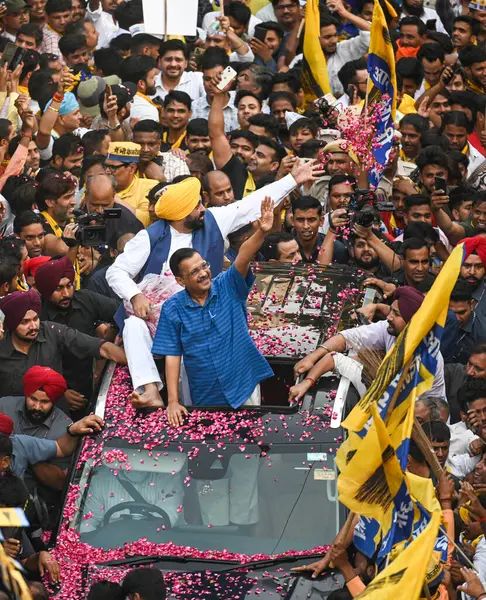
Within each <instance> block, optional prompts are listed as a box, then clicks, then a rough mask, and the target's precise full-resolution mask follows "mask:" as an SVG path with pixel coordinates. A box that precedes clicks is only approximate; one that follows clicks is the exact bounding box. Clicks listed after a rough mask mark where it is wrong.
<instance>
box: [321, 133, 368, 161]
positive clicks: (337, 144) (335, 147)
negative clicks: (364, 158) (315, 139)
mask: <svg viewBox="0 0 486 600" xmlns="http://www.w3.org/2000/svg"><path fill="white" fill-rule="evenodd" d="M332 152H336V153H341V154H347V155H348V156H349V158H350V159H351V160H352V161H353V162H355V163H356V164H357V165H359V158H358V157H357V156H356V154H355V152H354V150H353V148H352V147H351V144H350V143H349V142H348V141H347V140H343V139H339V140H334V141H333V142H329V144H326V145H325V146H324V148H323V149H322V153H323V154H324V156H325V155H326V154H330V153H332Z"/></svg>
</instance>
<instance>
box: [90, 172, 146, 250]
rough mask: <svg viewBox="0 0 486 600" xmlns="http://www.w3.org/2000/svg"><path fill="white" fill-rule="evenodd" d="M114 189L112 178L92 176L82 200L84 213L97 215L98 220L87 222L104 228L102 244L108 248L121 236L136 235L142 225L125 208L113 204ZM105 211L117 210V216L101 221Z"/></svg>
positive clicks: (112, 246)
mask: <svg viewBox="0 0 486 600" xmlns="http://www.w3.org/2000/svg"><path fill="white" fill-rule="evenodd" d="M115 187H116V183H115V181H114V178H113V177H111V176H110V175H102V174H100V175H93V176H92V177H88V179H87V180H86V196H85V198H84V206H85V209H86V212H87V213H88V214H92V215H95V213H96V215H98V219H94V220H93V221H89V223H90V225H98V226H99V225H103V226H104V227H105V229H106V233H105V237H104V239H103V240H102V242H103V243H105V244H107V245H108V246H109V247H110V248H115V247H116V242H117V240H118V238H119V237H120V236H122V235H123V234H125V233H133V234H137V233H138V232H139V231H141V230H142V229H143V224H142V223H141V222H140V221H139V220H138V219H137V217H136V216H135V215H134V214H133V213H132V212H131V211H130V210H129V209H128V208H127V207H126V206H123V205H122V204H119V203H118V202H115ZM107 209H117V210H118V211H119V216H117V217H114V218H111V219H103V214H104V211H105V210H107Z"/></svg>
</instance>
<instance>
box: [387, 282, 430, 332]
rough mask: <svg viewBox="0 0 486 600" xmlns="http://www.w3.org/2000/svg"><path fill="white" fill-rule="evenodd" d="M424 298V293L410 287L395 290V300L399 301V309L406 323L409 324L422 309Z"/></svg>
mask: <svg viewBox="0 0 486 600" xmlns="http://www.w3.org/2000/svg"><path fill="white" fill-rule="evenodd" d="M424 297H425V296H424V295H423V294H422V292H419V291H418V290H416V289H415V288H413V287H410V286H408V285H404V286H403V287H398V288H397V289H396V290H395V293H394V294H393V300H397V301H398V309H399V311H400V314H401V315H402V317H403V320H404V321H405V323H408V322H409V321H410V319H411V318H412V317H413V315H414V314H415V313H416V312H417V311H418V309H419V308H420V307H421V305H422V302H423V300H424Z"/></svg>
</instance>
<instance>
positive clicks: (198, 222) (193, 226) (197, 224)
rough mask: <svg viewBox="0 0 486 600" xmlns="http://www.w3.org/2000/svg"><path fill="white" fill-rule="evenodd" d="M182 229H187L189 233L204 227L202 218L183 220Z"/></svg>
mask: <svg viewBox="0 0 486 600" xmlns="http://www.w3.org/2000/svg"><path fill="white" fill-rule="evenodd" d="M184 227H187V229H190V230H191V231H196V230H197V229H201V227H204V217H203V218H202V219H201V218H200V217H197V218H196V219H190V218H189V217H187V218H186V219H185V220H184Z"/></svg>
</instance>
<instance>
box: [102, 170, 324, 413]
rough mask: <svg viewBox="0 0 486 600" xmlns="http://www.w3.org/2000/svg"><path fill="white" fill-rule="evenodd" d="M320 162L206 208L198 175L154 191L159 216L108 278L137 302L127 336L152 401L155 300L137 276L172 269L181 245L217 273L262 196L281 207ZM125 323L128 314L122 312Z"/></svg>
mask: <svg viewBox="0 0 486 600" xmlns="http://www.w3.org/2000/svg"><path fill="white" fill-rule="evenodd" d="M320 168H321V167H320V166H319V165H313V164H312V163H307V164H301V163H300V162H299V161H297V162H296V164H295V166H294V167H293V169H292V171H291V173H290V174H289V175H286V176H285V177H283V178H282V179H280V180H279V181H275V182H274V183H271V184H270V185H267V186H265V187H263V188H261V189H259V190H257V191H255V192H253V193H252V194H250V195H248V196H246V198H245V199H244V200H239V201H238V202H233V203H232V204H229V205H228V206H218V207H211V208H208V209H206V208H205V207H204V206H203V204H202V199H201V184H200V182H199V180H198V179H196V178H195V177H188V178H187V179H184V180H183V181H181V182H180V183H175V184H169V185H167V184H159V185H158V186H157V187H156V188H154V189H153V190H152V191H151V192H150V196H151V198H152V200H153V201H154V202H156V204H155V214H156V215H157V217H158V218H159V220H158V221H156V222H155V223H154V224H153V225H151V226H150V227H148V228H147V229H145V230H143V231H140V232H139V233H138V234H137V235H136V236H135V237H134V238H133V239H131V240H130V241H129V242H128V243H127V245H126V246H125V251H124V253H123V254H120V255H119V256H118V257H117V259H116V260H115V262H114V264H113V265H112V266H111V267H110V268H109V269H108V271H107V273H106V280H107V281H108V284H109V285H110V286H111V288H112V289H113V291H114V292H115V293H116V294H117V295H118V296H120V297H121V298H122V299H123V300H125V301H127V302H131V304H132V306H133V309H134V313H135V316H131V317H130V318H129V319H127V320H126V321H125V327H124V331H123V339H124V342H125V349H126V352H127V358H128V365H129V368H130V374H131V375H132V380H133V385H134V389H135V391H137V392H138V393H140V394H142V395H144V397H143V398H142V400H143V401H144V402H146V400H147V398H148V399H149V400H150V401H151V402H152V401H155V402H160V395H159V390H160V389H161V387H162V381H161V379H160V375H159V373H158V371H157V368H156V367H155V363H154V361H153V358H152V352H151V348H152V339H151V337H150V334H149V332H148V329H147V327H146V326H145V323H143V322H142V319H147V318H148V317H149V315H150V312H151V306H150V301H149V300H148V299H147V298H146V297H145V296H144V295H143V294H142V293H141V292H140V290H139V288H138V287H137V284H136V283H135V281H134V280H135V279H136V278H137V279H139V280H141V279H142V278H143V277H144V276H145V275H148V274H150V273H156V274H157V275H160V274H164V273H167V272H169V271H170V268H169V260H170V258H171V256H172V255H173V254H174V252H175V251H176V250H178V249H179V248H193V249H194V250H196V251H197V252H198V253H199V254H200V255H201V256H204V258H205V259H206V261H207V262H208V263H209V264H210V265H211V272H212V274H213V276H216V275H218V274H219V273H221V271H222V269H223V258H224V245H225V240H226V237H227V236H228V235H229V234H230V233H233V232H234V231H236V230H238V229H240V228H241V227H243V226H244V225H247V224H248V223H250V222H252V221H256V220H257V219H259V218H260V216H261V203H262V200H263V199H264V198H265V197H266V196H269V197H270V198H272V200H273V201H274V203H275V205H276V206H277V205H278V204H279V203H280V202H281V201H282V200H283V199H284V198H285V196H287V195H288V194H289V193H290V192H291V191H292V190H294V189H295V188H296V187H297V186H298V185H301V184H304V183H306V182H312V181H314V180H315V179H316V176H317V175H318V174H319V169H320ZM118 316H119V317H120V318H119V319H118V320H117V322H118V325H119V326H120V327H122V325H123V319H124V316H125V315H124V314H123V315H118Z"/></svg>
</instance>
